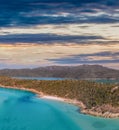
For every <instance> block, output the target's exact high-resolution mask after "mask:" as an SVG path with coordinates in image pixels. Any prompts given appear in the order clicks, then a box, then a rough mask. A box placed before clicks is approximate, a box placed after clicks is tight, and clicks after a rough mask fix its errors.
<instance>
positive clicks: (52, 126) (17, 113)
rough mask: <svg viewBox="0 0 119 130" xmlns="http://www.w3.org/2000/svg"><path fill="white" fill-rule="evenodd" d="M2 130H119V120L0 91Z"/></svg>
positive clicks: (24, 93)
mask: <svg viewBox="0 0 119 130" xmlns="http://www.w3.org/2000/svg"><path fill="white" fill-rule="evenodd" d="M0 130H119V119H106V118H101V117H94V116H91V115H86V114H82V113H80V111H79V108H78V107H77V106H74V105H72V104H68V103H65V102H61V101H56V100H48V99H42V98H38V97H37V95H36V94H34V93H31V92H28V91H22V90H15V89H6V88H0Z"/></svg>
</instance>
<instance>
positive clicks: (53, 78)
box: [13, 77, 69, 80]
mask: <svg viewBox="0 0 119 130" xmlns="http://www.w3.org/2000/svg"><path fill="white" fill-rule="evenodd" d="M13 78H17V79H29V80H65V79H69V78H58V77H57V78H55V77H13Z"/></svg>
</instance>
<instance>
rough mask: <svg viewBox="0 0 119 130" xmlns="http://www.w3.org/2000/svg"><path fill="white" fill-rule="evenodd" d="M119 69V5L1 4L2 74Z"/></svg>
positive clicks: (97, 0)
mask: <svg viewBox="0 0 119 130" xmlns="http://www.w3.org/2000/svg"><path fill="white" fill-rule="evenodd" d="M82 64H100V65H103V66H106V67H110V68H114V69H119V0H3V1H0V69H3V68H35V67H40V66H50V65H60V66H66V65H69V66H77V65H82Z"/></svg>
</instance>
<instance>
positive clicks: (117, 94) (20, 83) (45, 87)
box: [0, 77, 119, 108]
mask: <svg viewBox="0 0 119 130" xmlns="http://www.w3.org/2000/svg"><path fill="white" fill-rule="evenodd" d="M0 84H1V85H4V86H13V87H19V88H20V87H24V88H33V89H36V90H38V91H41V92H43V93H44V94H48V95H53V96H59V97H64V98H70V99H77V100H80V101H82V102H83V103H84V104H85V105H86V106H87V108H92V107H95V106H99V105H103V104H111V105H112V106H119V84H109V83H107V84H106V83H105V84H104V83H96V82H91V81H81V80H57V81H38V80H21V79H13V78H9V77H0Z"/></svg>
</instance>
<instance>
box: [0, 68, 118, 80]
mask: <svg viewBox="0 0 119 130" xmlns="http://www.w3.org/2000/svg"><path fill="white" fill-rule="evenodd" d="M0 75H1V76H11V77H59V78H75V79H119V70H114V69H111V68H107V67H104V66H101V65H80V66H47V67H39V68H33V69H27V68H26V69H3V70H0Z"/></svg>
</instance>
